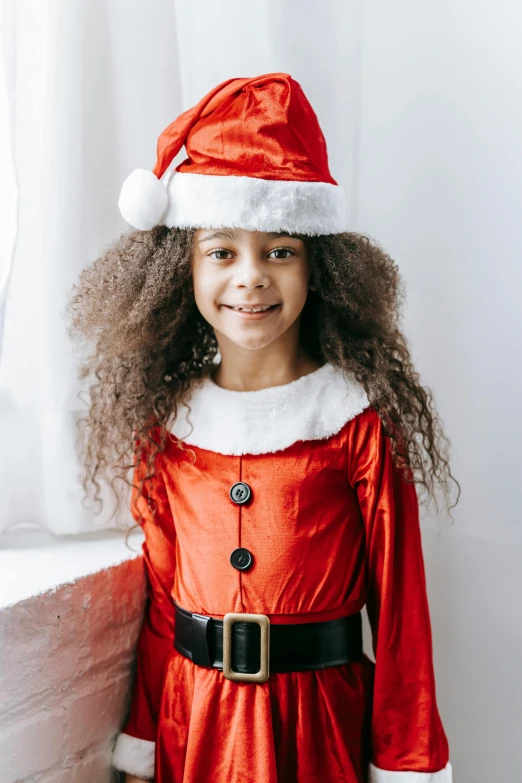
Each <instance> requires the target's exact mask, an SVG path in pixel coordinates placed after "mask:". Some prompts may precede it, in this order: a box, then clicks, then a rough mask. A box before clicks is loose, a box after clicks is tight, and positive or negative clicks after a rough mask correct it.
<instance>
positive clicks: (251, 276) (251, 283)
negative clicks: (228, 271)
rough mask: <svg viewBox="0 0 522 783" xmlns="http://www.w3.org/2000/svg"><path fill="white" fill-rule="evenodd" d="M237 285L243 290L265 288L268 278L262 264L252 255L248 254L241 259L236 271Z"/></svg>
mask: <svg viewBox="0 0 522 783" xmlns="http://www.w3.org/2000/svg"><path fill="white" fill-rule="evenodd" d="M237 284H238V285H239V286H240V287H244V288H258V287H259V286H263V287H264V288H266V287H267V286H268V284H269V277H268V274H267V271H266V269H265V267H264V265H263V263H262V262H261V261H260V260H259V259H258V258H257V257H256V256H254V255H251V254H248V255H245V256H244V258H242V259H241V261H240V263H239V267H238V270H237Z"/></svg>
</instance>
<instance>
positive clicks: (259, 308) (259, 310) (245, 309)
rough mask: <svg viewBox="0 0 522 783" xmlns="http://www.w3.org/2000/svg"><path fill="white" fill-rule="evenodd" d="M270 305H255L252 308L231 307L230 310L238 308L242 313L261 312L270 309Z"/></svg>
mask: <svg viewBox="0 0 522 783" xmlns="http://www.w3.org/2000/svg"><path fill="white" fill-rule="evenodd" d="M270 307H271V305H269V306H268V307H256V308H253V309H250V310H249V309H247V308H246V307H233V308H232V310H240V311H241V312H243V313H263V312H264V311H265V310H270Z"/></svg>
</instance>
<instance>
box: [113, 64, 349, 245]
mask: <svg viewBox="0 0 522 783" xmlns="http://www.w3.org/2000/svg"><path fill="white" fill-rule="evenodd" d="M183 145H184V146H185V150H186V153H187V156H188V157H187V158H186V160H184V161H183V162H182V163H180V164H179V165H178V166H176V168H175V169H174V167H173V160H174V157H175V156H176V155H177V153H178V152H179V150H180V149H181V147H182V146H183ZM118 204H119V208H120V212H121V214H122V215H123V217H124V218H125V220H126V221H127V222H128V223H130V225H132V226H134V227H135V228H138V229H141V230H148V229H151V228H153V227H154V226H157V225H166V226H169V227H171V228H172V227H174V226H177V227H180V228H243V229H246V230H247V231H288V232H295V233H301V234H308V235H317V234H335V233H340V232H342V231H347V230H348V228H347V225H346V222H347V221H346V210H345V203H344V190H343V188H342V187H340V186H339V185H338V184H337V182H336V181H335V180H334V178H333V177H332V175H331V174H330V171H329V168H328V155H327V151H326V142H325V139H324V136H323V133H322V131H321V128H320V126H319V121H318V119H317V116H316V114H315V112H314V110H313V109H312V107H311V105H310V103H309V102H308V100H307V98H306V96H305V94H304V92H303V90H302V88H301V86H300V85H299V84H298V83H297V82H296V81H295V80H294V79H292V77H291V76H290V75H289V74H287V73H268V74H265V75H263V76H256V77H255V78H252V79H228V80H227V81H225V82H222V83H221V84H218V86H217V87H215V88H214V89H213V90H211V91H210V92H209V93H208V94H207V95H205V97H204V98H202V99H201V100H200V102H199V103H198V104H197V105H196V106H194V107H193V108H192V109H188V110H187V111H186V112H184V113H183V114H181V115H180V116H179V117H178V118H177V119H176V120H174V122H173V123H171V124H170V125H169V126H168V127H167V128H166V129H165V130H164V131H163V133H162V134H161V135H160V137H159V139H158V147H157V162H156V165H155V167H154V170H153V171H147V170H144V169H136V170H135V171H133V172H132V173H131V174H130V175H129V176H128V177H127V179H126V180H125V182H124V183H123V186H122V189H121V193H120V198H119V202H118Z"/></svg>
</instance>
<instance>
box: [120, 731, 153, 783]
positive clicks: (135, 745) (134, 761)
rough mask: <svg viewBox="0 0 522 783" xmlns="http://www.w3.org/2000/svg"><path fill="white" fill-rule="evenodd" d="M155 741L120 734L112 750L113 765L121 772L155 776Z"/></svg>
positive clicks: (148, 778)
mask: <svg viewBox="0 0 522 783" xmlns="http://www.w3.org/2000/svg"><path fill="white" fill-rule="evenodd" d="M155 747H156V743H155V742H150V741H149V740H143V739H138V738H137V737H131V736H130V734H119V735H118V739H117V740H116V745H115V746H114V750H113V752H112V766H113V767H114V768H115V769H118V770H120V772H128V773H129V775H136V776H137V777H138V778H145V780H152V779H153V778H154V750H155Z"/></svg>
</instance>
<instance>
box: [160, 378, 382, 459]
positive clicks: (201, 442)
mask: <svg viewBox="0 0 522 783" xmlns="http://www.w3.org/2000/svg"><path fill="white" fill-rule="evenodd" d="M188 404H189V405H190V408H191V411H190V413H189V412H188V409H187V406H186V405H180V407H179V411H178V415H177V417H176V421H175V422H174V423H173V424H172V426H171V427H170V431H171V432H172V433H173V434H174V435H175V436H176V437H178V438H183V442H184V443H187V444H188V445H192V446H198V447H200V448H203V449H208V450H210V451H215V452H218V453H219V454H229V455H240V454H267V453H268V452H274V451H280V450H281V449H285V448H287V447H288V446H291V445H292V443H296V442H297V441H300V440H316V439H323V438H329V437H330V436H331V435H334V434H335V433H337V432H339V430H340V429H341V428H342V427H343V425H344V424H346V422H347V421H349V420H350V419H353V418H354V417H355V416H357V414H358V413H361V411H363V410H364V409H365V408H366V407H367V406H368V404H369V403H368V398H367V396H366V392H365V391H364V389H363V387H362V386H361V385H360V384H359V383H358V382H357V381H356V380H355V379H354V378H350V377H345V376H344V374H343V373H342V371H341V370H340V369H339V368H337V367H334V365H332V364H329V363H327V364H324V365H323V366H322V367H320V368H319V369H318V370H314V372H312V373H309V374H308V375H303V376H302V377H301V378H298V379H297V380H296V381H292V382H291V383H286V384H283V385H282V386H270V387H269V388H267V389H260V390H259V391H231V390H230V389H223V388H222V387H221V386H218V385H217V384H215V383H214V382H213V381H211V380H210V379H209V378H205V379H203V380H202V381H201V380H200V381H198V382H197V383H196V384H194V386H193V388H192V391H191V396H190V399H189V400H188ZM191 425H192V427H191ZM191 430H192V431H191Z"/></svg>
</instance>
